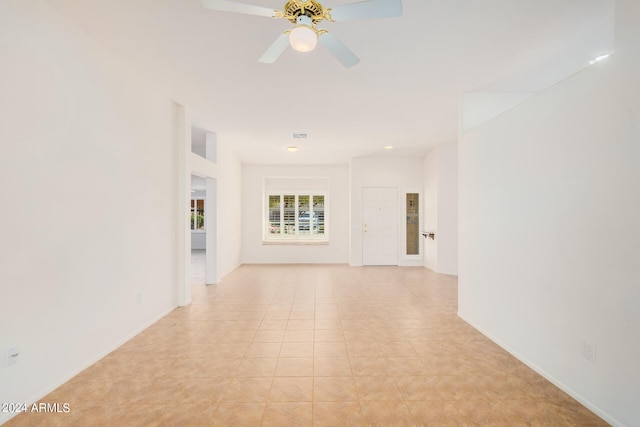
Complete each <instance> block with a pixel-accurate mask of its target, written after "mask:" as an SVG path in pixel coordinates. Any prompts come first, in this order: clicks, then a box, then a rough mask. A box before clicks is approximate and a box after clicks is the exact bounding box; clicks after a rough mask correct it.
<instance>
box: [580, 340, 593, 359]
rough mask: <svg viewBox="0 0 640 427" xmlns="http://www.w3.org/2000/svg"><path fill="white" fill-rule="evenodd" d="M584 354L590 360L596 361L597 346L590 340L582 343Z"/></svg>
mask: <svg viewBox="0 0 640 427" xmlns="http://www.w3.org/2000/svg"><path fill="white" fill-rule="evenodd" d="M582 354H583V355H584V358H585V359H587V360H588V361H590V362H595V361H596V346H595V344H590V343H588V342H585V343H582Z"/></svg>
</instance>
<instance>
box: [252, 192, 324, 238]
mask: <svg viewBox="0 0 640 427" xmlns="http://www.w3.org/2000/svg"><path fill="white" fill-rule="evenodd" d="M267 204H268V206H267V218H266V230H265V236H266V238H265V240H327V237H328V234H327V227H326V220H325V204H326V196H325V195H324V194H318V193H296V192H286V193H269V194H268V195H267Z"/></svg>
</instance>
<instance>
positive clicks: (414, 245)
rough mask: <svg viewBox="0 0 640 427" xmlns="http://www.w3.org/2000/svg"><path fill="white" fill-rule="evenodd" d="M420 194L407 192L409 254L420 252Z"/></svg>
mask: <svg viewBox="0 0 640 427" xmlns="http://www.w3.org/2000/svg"><path fill="white" fill-rule="evenodd" d="M419 196H420V195H419V194H418V193H407V196H406V200H407V235H406V237H407V255H419V254H420V237H419V236H420V197H419Z"/></svg>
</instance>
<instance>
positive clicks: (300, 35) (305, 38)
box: [289, 25, 318, 52]
mask: <svg viewBox="0 0 640 427" xmlns="http://www.w3.org/2000/svg"><path fill="white" fill-rule="evenodd" d="M289 44H290V45H291V47H292V48H293V49H294V50H297V51H298V52H311V51H312V50H313V49H315V48H316V45H317V44H318V36H317V35H316V32H315V31H313V29H312V28H311V27H309V26H307V25H298V26H297V27H296V28H294V29H293V30H291V33H289Z"/></svg>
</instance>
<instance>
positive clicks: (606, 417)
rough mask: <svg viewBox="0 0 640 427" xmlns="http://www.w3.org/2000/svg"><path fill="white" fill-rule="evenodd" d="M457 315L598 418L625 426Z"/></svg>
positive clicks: (615, 426)
mask: <svg viewBox="0 0 640 427" xmlns="http://www.w3.org/2000/svg"><path fill="white" fill-rule="evenodd" d="M458 317H459V318H461V319H462V320H464V321H465V322H467V323H468V324H469V325H471V326H472V327H473V328H474V329H475V330H477V331H478V332H480V333H481V334H482V335H484V336H485V337H487V338H489V339H490V340H491V341H493V342H494V343H496V344H497V345H499V346H500V347H501V348H502V349H503V350H505V351H506V352H507V353H509V354H511V355H512V356H513V357H515V358H516V359H518V360H519V361H521V362H522V363H524V364H525V365H527V366H528V367H529V368H531V369H533V370H534V371H535V372H537V373H538V374H540V375H541V376H542V377H544V378H545V379H546V380H547V381H549V382H550V383H551V384H553V385H555V386H556V387H558V388H559V389H560V390H562V391H564V392H565V393H567V394H568V395H569V396H571V397H573V398H574V399H575V400H577V401H578V402H580V403H581V404H582V405H583V406H585V407H586V408H588V409H589V410H590V411H591V412H593V413H594V414H596V415H597V416H599V417H600V418H602V419H603V420H605V421H606V422H607V423H609V424H611V425H612V426H613V427H626V426H625V425H624V424H622V423H621V422H619V421H618V420H616V419H615V418H614V417H612V416H611V415H609V414H608V413H606V412H605V411H603V410H602V409H600V408H599V407H598V406H596V405H594V404H593V403H592V402H591V401H589V400H588V399H586V398H585V397H584V396H582V395H581V394H580V393H577V392H576V391H575V390H573V389H572V388H571V387H569V386H567V385H566V384H564V383H562V382H560V381H558V379H557V378H555V377H554V376H552V375H551V374H549V373H548V372H546V371H545V370H544V369H542V368H540V367H539V366H538V365H536V364H535V363H533V362H532V361H530V360H528V359H527V358H526V357H524V356H523V355H521V354H519V353H518V352H517V351H515V350H514V349H512V348H511V347H509V346H508V345H506V344H505V343H503V342H502V341H500V340H499V339H497V338H496V337H494V336H492V335H491V334H490V333H488V332H487V331H485V330H483V329H482V328H480V327H478V326H476V325H475V324H474V323H473V322H471V321H469V320H468V319H466V318H465V317H464V316H463V315H462V314H460V312H458Z"/></svg>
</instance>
